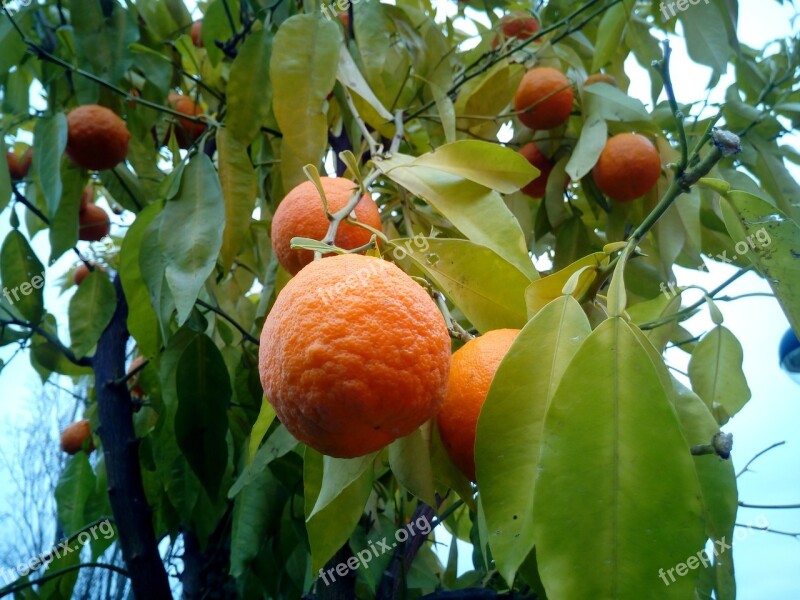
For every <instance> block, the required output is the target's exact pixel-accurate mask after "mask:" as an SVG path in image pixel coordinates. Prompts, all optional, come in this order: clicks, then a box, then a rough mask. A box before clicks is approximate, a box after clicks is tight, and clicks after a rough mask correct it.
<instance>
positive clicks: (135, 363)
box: [128, 356, 144, 398]
mask: <svg viewBox="0 0 800 600" xmlns="http://www.w3.org/2000/svg"><path fill="white" fill-rule="evenodd" d="M143 362H144V357H143V356H137V357H136V358H134V359H133V360H132V361H131V366H130V367H128V374H129V375H130V374H131V373H133V371H135V370H136V369H138V368H139V367H141V366H142V363H143ZM128 385H129V386H130V388H131V390H130V391H131V396H133V397H134V398H142V397H144V390H143V389H142V386H141V384H140V383H139V373H136V374H135V375H133V377H131V378H130V379H129V380H128Z"/></svg>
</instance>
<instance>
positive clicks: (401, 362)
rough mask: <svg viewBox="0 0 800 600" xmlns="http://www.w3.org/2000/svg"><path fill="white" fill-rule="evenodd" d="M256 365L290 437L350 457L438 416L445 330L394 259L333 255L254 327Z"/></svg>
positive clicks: (446, 361)
mask: <svg viewBox="0 0 800 600" xmlns="http://www.w3.org/2000/svg"><path fill="white" fill-rule="evenodd" d="M258 366H259V372H260V375H261V384H262V386H263V387H264V393H265V394H266V398H267V400H268V401H269V402H270V403H271V404H272V406H273V407H274V408H275V412H276V413H277V415H278V417H279V418H280V420H281V423H283V424H284V425H285V426H286V429H288V430H289V431H290V432H291V433H292V435H294V436H295V437H296V438H297V439H298V440H300V441H301V442H303V443H304V444H307V445H308V446H310V447H312V448H314V449H315V450H317V451H319V452H322V453H323V454H327V455H329V456H335V457H340V458H351V457H355V456H363V455H365V454H369V453H370V452H374V451H376V450H380V449H381V448H383V447H385V446H386V445H388V444H390V443H391V442H393V441H394V440H396V439H397V438H400V437H403V436H406V435H408V434H410V433H412V432H413V431H415V430H416V429H417V428H419V427H420V426H421V425H422V424H423V423H425V422H426V421H428V420H429V419H431V418H432V417H433V416H434V415H436V413H437V412H438V410H439V407H440V406H441V404H442V401H443V400H444V396H445V391H446V387H447V373H448V370H449V368H450V336H449V334H448V332H447V327H446V325H445V321H444V317H442V314H441V313H440V312H439V310H438V309H437V307H436V304H435V303H434V302H433V300H432V299H431V297H430V296H429V295H428V293H427V292H426V291H425V290H424V289H423V288H422V287H421V286H420V285H419V284H418V283H417V282H415V281H414V280H413V279H411V277H409V276H408V275H406V274H405V273H404V272H403V271H401V270H400V269H399V268H398V267H397V266H396V265H394V264H393V263H390V262H388V261H385V260H382V259H379V258H375V257H368V256H362V255H360V254H341V255H338V256H333V257H331V258H326V259H325V260H316V261H313V262H312V263H311V264H309V265H308V266H306V267H305V268H304V269H303V270H302V271H300V272H299V273H298V274H297V276H295V277H294V278H292V279H291V280H290V281H289V283H287V284H286V287H284V288H283V290H281V292H280V294H279V295H278V298H277V300H276V301H275V305H274V306H273V307H272V310H271V311H270V312H269V314H268V315H267V318H266V321H265V322H264V328H263V330H262V331H261V343H260V346H259V357H258Z"/></svg>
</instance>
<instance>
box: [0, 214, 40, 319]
mask: <svg viewBox="0 0 800 600" xmlns="http://www.w3.org/2000/svg"><path fill="white" fill-rule="evenodd" d="M0 275H2V281H3V290H2V291H3V295H4V296H5V299H6V300H7V301H8V302H9V304H11V305H13V309H12V310H13V312H15V313H18V314H20V315H22V316H23V317H24V318H25V319H26V320H28V321H29V322H31V323H38V322H39V321H40V320H41V318H42V316H43V315H44V291H43V288H44V267H43V266H42V263H41V262H39V259H38V258H37V257H36V254H35V253H34V252H33V248H31V246H30V244H29V243H28V240H27V239H25V236H24V235H22V234H21V233H20V232H19V230H18V229H12V230H11V231H10V232H9V233H8V235H7V236H6V239H4V240H3V246H2V248H0ZM6 290H8V293H6Z"/></svg>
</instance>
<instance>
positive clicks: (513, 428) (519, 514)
mask: <svg viewBox="0 0 800 600" xmlns="http://www.w3.org/2000/svg"><path fill="white" fill-rule="evenodd" d="M591 331H592V330H591V327H590V326H589V321H588V320H587V319H586V315H584V313H583V310H582V309H581V307H580V305H579V304H578V303H577V302H576V301H575V300H574V299H573V298H572V297H570V296H562V297H560V298H558V299H556V300H554V301H552V302H550V303H549V304H548V305H547V306H545V307H544V308H543V309H542V310H541V311H539V312H538V313H537V314H536V316H535V317H534V318H533V319H531V321H529V322H528V324H527V325H525V327H524V328H523V329H522V331H521V332H520V334H519V335H518V336H517V338H516V340H515V341H514V344H513V345H512V346H511V348H510V349H509V351H508V353H507V354H506V356H505V358H504V359H503V361H502V362H501V363H500V366H499V367H498V369H497V372H496V373H495V376H494V379H493V380H492V385H491V387H490V388H489V394H488V395H487V397H486V401H485V403H484V405H483V408H482V409H481V413H480V418H479V419H478V428H477V435H476V439H475V464H476V469H477V475H478V485H479V487H480V491H481V498H482V500H483V502H482V504H481V506H482V507H483V511H484V514H485V516H486V525H487V529H488V531H489V532H490V534H489V546H490V547H491V549H492V556H493V557H494V560H495V563H496V564H497V570H498V571H499V572H500V574H501V575H502V576H503V578H504V579H505V580H506V582H507V583H508V584H509V585H512V583H513V581H514V575H515V573H516V572H517V570H518V569H519V567H520V565H521V564H522V562H523V561H524V559H525V557H526V556H527V555H528V553H529V552H530V551H531V549H532V548H533V541H534V540H533V521H532V516H533V515H532V509H533V498H534V489H535V484H536V473H537V470H538V464H539V444H540V442H541V439H542V432H543V429H544V420H545V415H546V413H547V408H548V405H549V404H550V401H551V399H552V397H553V394H554V393H555V391H556V387H557V386H558V383H559V381H560V379H561V376H562V374H563V373H564V370H565V369H566V368H567V365H568V364H569V361H570V360H571V359H572V357H573V355H574V354H575V352H576V351H577V350H578V347H579V346H580V344H581V342H583V340H584V339H586V338H587V337H588V336H589V334H590V333H591Z"/></svg>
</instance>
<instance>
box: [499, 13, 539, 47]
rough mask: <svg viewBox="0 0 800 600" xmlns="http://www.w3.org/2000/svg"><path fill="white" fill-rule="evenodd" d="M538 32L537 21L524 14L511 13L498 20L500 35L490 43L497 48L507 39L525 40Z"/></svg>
mask: <svg viewBox="0 0 800 600" xmlns="http://www.w3.org/2000/svg"><path fill="white" fill-rule="evenodd" d="M538 32H539V21H538V20H537V19H536V18H535V17H532V16H530V15H529V14H528V13H524V12H513V13H510V14H507V15H504V16H503V17H502V18H501V19H500V34H499V35H498V36H497V37H495V38H494V40H493V41H492V48H497V47H498V46H499V45H500V44H501V43H503V42H505V41H506V40H508V39H512V38H514V39H518V40H527V39H530V38H532V37H533V36H534V35H536V34H537V33H538Z"/></svg>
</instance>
